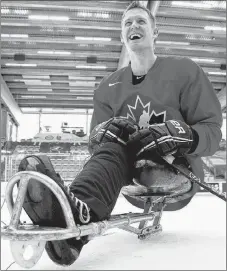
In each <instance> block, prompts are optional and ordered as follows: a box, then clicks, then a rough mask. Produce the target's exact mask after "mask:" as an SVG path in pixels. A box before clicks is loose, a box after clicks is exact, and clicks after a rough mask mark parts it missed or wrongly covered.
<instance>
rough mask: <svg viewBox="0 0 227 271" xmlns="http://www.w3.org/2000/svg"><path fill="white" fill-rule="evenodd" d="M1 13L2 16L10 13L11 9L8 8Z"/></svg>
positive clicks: (2, 9)
mask: <svg viewBox="0 0 227 271" xmlns="http://www.w3.org/2000/svg"><path fill="white" fill-rule="evenodd" d="M1 13H2V14H7V13H10V9H8V8H1Z"/></svg>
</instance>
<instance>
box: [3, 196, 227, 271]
mask: <svg viewBox="0 0 227 271" xmlns="http://www.w3.org/2000/svg"><path fill="white" fill-rule="evenodd" d="M1 199H2V200H3V198H1ZM128 211H131V212H133V211H138V209H137V208H135V207H133V206H132V205H131V204H130V203H128V202H127V201H126V200H125V199H124V198H123V197H122V196H120V197H119V199H118V201H117V204H116V206H115V209H114V212H113V213H115V214H117V213H124V212H128ZM139 211H141V210H139ZM1 217H2V220H3V221H5V222H8V221H9V215H8V210H7V207H6V205H4V207H3V209H2V215H1ZM161 224H162V227H163V232H162V233H161V234H159V235H157V236H153V237H151V238H150V239H149V240H145V241H141V240H139V239H138V238H137V236H136V235H134V234H132V233H129V232H125V231H122V230H119V229H114V230H109V231H107V232H106V233H105V235H104V236H100V237H97V238H95V239H94V240H92V241H90V242H89V243H88V244H87V245H86V246H85V247H84V248H83V250H82V252H81V255H80V258H79V259H78V260H77V261H76V262H75V263H74V264H73V265H71V266H69V267H65V268H64V267H62V266H58V265H55V264H54V263H53V262H52V261H51V260H50V259H49V258H48V256H47V254H46V252H44V253H43V255H42V257H41V259H40V261H39V262H38V263H37V265H36V266H34V267H33V268H32V269H31V270H226V204H225V202H223V201H222V200H220V199H219V198H216V197H215V196H213V195H210V194H201V195H198V196H195V197H194V198H193V200H192V201H191V203H189V205H188V206H187V207H185V208H184V209H182V210H179V211H175V212H164V214H163V217H162V221H161ZM2 225H3V224H2ZM13 261H14V260H13V258H12V255H11V252H10V247H9V242H8V241H7V240H2V241H1V270H5V269H6V268H7V267H8V266H9V265H10V263H12V262H13ZM9 270H25V269H23V268H21V267H20V266H18V265H17V264H13V265H12V266H11V267H10V268H9Z"/></svg>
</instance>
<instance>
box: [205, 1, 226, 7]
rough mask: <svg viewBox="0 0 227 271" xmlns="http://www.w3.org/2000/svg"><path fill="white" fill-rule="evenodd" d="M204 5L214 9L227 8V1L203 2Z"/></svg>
mask: <svg viewBox="0 0 227 271" xmlns="http://www.w3.org/2000/svg"><path fill="white" fill-rule="evenodd" d="M202 3H203V4H205V5H209V6H212V8H223V9H224V8H226V1H202Z"/></svg>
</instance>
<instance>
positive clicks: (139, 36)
mask: <svg viewBox="0 0 227 271" xmlns="http://www.w3.org/2000/svg"><path fill="white" fill-rule="evenodd" d="M141 37H142V36H141V35H140V34H132V35H131V36H130V39H131V40H132V39H135V38H138V39H140V38H141Z"/></svg>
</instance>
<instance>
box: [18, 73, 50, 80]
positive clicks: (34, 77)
mask: <svg viewBox="0 0 227 271" xmlns="http://www.w3.org/2000/svg"><path fill="white" fill-rule="evenodd" d="M22 77H23V78H24V79H50V76H49V75H35V74H34V75H25V74H22Z"/></svg>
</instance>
